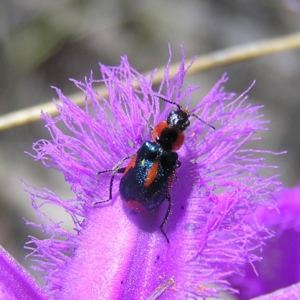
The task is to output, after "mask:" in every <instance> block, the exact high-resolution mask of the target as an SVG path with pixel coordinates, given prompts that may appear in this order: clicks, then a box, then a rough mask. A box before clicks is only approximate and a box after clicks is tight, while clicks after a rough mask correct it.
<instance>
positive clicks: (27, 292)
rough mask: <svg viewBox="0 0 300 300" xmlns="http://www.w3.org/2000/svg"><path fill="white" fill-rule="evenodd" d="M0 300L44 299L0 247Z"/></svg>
mask: <svg viewBox="0 0 300 300" xmlns="http://www.w3.org/2000/svg"><path fill="white" fill-rule="evenodd" d="M0 299H2V300H14V299H16V300H23V299H24V300H25V299H28V300H29V299H30V300H38V299H45V296H43V293H42V290H41V288H40V287H39V286H38V285H37V283H36V282H35V281H34V279H33V278H32V277H31V276H30V275H29V274H28V273H27V272H26V270H25V269H23V267H22V266H20V265H19V264H18V263H17V262H16V261H15V260H14V259H13V258H12V257H11V256H10V255H9V254H8V253H7V252H6V251H5V250H4V249H3V248H2V247H1V246H0Z"/></svg>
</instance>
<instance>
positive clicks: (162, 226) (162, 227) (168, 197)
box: [159, 193, 172, 244]
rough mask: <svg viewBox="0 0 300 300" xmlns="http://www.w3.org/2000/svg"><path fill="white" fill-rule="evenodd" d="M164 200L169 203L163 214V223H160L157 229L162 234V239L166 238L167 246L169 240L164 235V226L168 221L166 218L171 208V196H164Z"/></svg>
mask: <svg viewBox="0 0 300 300" xmlns="http://www.w3.org/2000/svg"><path fill="white" fill-rule="evenodd" d="M166 200H167V201H168V203H169V204H168V209H167V212H166V214H165V217H164V220H163V222H162V223H161V225H160V227H159V228H160V230H161V232H162V234H163V235H164V237H165V238H166V240H167V243H168V244H169V243H170V240H169V238H168V237H167V234H166V233H165V231H164V226H165V225H166V223H167V221H168V218H169V216H170V212H171V207H172V202H171V196H170V194H169V193H167V194H166Z"/></svg>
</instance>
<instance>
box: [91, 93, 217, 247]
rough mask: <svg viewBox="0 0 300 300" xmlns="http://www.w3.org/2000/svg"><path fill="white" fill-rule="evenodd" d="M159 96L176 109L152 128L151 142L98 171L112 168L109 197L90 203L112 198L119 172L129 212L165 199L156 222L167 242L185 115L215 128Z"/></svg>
mask: <svg viewBox="0 0 300 300" xmlns="http://www.w3.org/2000/svg"><path fill="white" fill-rule="evenodd" d="M159 99H161V100H163V101H165V102H167V103H170V104H173V105H175V106H176V107H177V110H172V111H171V112H170V113H169V115H168V117H167V120H166V121H163V122H160V123H159V124H158V125H156V126H155V127H154V128H153V129H152V139H153V141H146V142H144V143H143V145H142V146H141V147H140V148H139V150H138V151H137V153H136V154H134V155H130V156H127V157H125V158H124V159H122V160H121V161H120V162H119V163H118V164H117V165H116V166H115V167H114V168H113V169H112V170H106V171H100V172H98V174H101V173H104V172H109V171H112V172H113V174H112V176H111V180H110V185H109V199H108V200H105V201H101V202H96V203H94V204H100V203H105V202H108V201H110V200H111V199H112V187H113V181H114V177H115V175H116V174H117V173H123V176H122V178H121V180H120V186H119V192H120V197H121V199H122V201H123V203H124V205H125V207H127V208H128V209H129V210H130V211H133V212H137V213H142V212H145V211H149V210H153V209H155V208H157V207H158V206H160V205H161V204H162V203H163V201H164V200H167V201H168V208H167V211H166V213H165V217H164V220H163V222H162V223H161V225H160V230H161V232H162V234H163V235H164V237H165V238H166V240H167V242H168V243H169V242H170V241H169V238H168V237H167V235H166V233H165V231H164V229H163V228H164V226H165V224H166V222H167V220H168V217H169V215H170V212H171V206H172V202H171V196H170V193H169V190H170V187H171V185H172V182H173V180H174V177H175V173H176V169H177V168H179V167H180V165H181V163H180V161H179V159H178V154H177V153H176V151H177V150H178V149H180V148H181V146H182V145H183V142H184V134H183V131H184V130H186V128H187V127H188V126H190V121H189V118H190V117H191V116H194V117H196V118H197V119H198V120H200V121H201V122H203V123H204V124H206V125H208V126H210V127H211V128H213V129H215V127H213V126H212V125H210V124H208V123H207V122H205V121H204V120H202V119H200V118H199V117H198V116H196V115H194V114H190V113H189V111H188V110H186V109H184V108H182V107H181V105H179V104H178V103H176V102H173V101H170V100H167V99H164V98H162V97H159ZM129 158H131V160H130V162H129V164H128V165H127V167H126V168H120V166H121V165H122V164H123V162H124V161H125V160H127V159H129Z"/></svg>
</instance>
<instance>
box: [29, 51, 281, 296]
mask: <svg viewBox="0 0 300 300" xmlns="http://www.w3.org/2000/svg"><path fill="white" fill-rule="evenodd" d="M184 61H185V59H184V55H183V57H182V61H181V64H180V67H179V70H178V73H177V74H176V75H175V76H173V77H172V78H171V79H169V66H170V61H169V62H168V64H167V67H166V69H165V76H164V79H163V82H162V83H161V85H160V87H159V88H158V91H153V89H152V81H153V76H154V73H153V75H152V76H150V78H146V77H144V76H143V75H141V74H139V73H138V72H137V71H136V70H134V69H133V68H132V67H131V66H130V65H129V63H128V61H127V58H126V57H122V58H121V64H120V66H119V67H107V66H104V65H102V64H100V70H101V78H100V79H94V77H93V75H91V76H90V78H88V79H86V80H85V82H80V81H76V80H73V82H74V84H75V85H76V86H77V87H78V88H79V89H80V90H82V91H83V93H84V95H85V100H86V105H85V107H84V108H83V109H81V108H79V107H78V106H76V105H75V104H74V103H72V101H71V100H69V99H68V98H67V97H66V96H65V95H64V94H63V93H62V92H61V91H60V90H59V89H56V92H57V94H58V96H59V98H60V100H61V101H62V104H57V108H58V110H59V112H60V115H59V116H58V117H56V118H51V117H50V116H48V115H47V114H42V118H43V119H44V120H45V122H46V127H47V128H48V130H49V132H50V135H51V139H50V140H40V141H38V142H37V143H35V144H34V150H35V151H36V154H35V156H34V157H35V159H36V160H40V161H41V162H42V163H43V164H44V165H45V166H46V167H50V168H54V169H56V170H58V171H59V172H62V173H63V174H64V177H65V180H66V182H68V183H69V184H70V188H71V190H72V192H73V193H74V198H73V199H68V200H63V199H61V198H60V197H59V196H58V195H56V194H55V193H54V192H52V191H50V190H48V189H46V188H45V189H43V190H36V189H33V188H28V192H29V193H30V195H31V199H32V204H33V206H34V207H35V209H36V210H37V212H38V216H39V217H40V224H33V225H34V226H36V227H38V228H41V229H42V230H43V231H44V232H46V233H47V234H49V235H50V238H48V239H45V240H38V239H35V238H32V240H31V242H32V243H33V246H30V247H31V249H32V254H31V256H32V258H33V259H34V260H37V261H38V262H39V270H40V271H41V274H42V275H43V276H44V279H45V282H46V284H45V290H46V291H47V293H48V295H49V297H54V298H56V299H78V298H80V299H156V298H157V297H158V296H159V295H161V294H162V295H161V297H160V299H186V298H189V299H196V298H197V297H209V296H216V297H218V296H220V293H222V292H236V290H234V289H233V288H232V287H231V286H230V284H229V283H228V281H227V278H228V277H229V276H230V275H232V274H239V273H240V272H242V268H243V266H244V264H245V263H246V262H250V263H251V264H253V263H254V262H255V261H257V260H259V257H258V256H257V255H255V254H254V250H256V249H258V248H260V247H261V246H262V245H263V243H264V240H265V239H266V238H267V237H269V236H270V233H269V231H268V230H266V229H265V228H264V226H261V225H260V224H259V223H258V222H257V221H256V217H255V211H256V209H257V208H258V207H261V206H268V207H273V206H274V202H275V201H274V197H273V193H274V192H276V191H277V190H278V189H279V187H280V183H279V181H277V175H266V174H264V171H265V170H268V169H272V168H275V167H274V166H269V165H267V164H266V163H265V162H264V159H263V158H262V156H264V155H265V154H272V152H269V151H262V150H256V149H255V150H254V149H250V148H249V146H247V143H248V142H254V141H257V140H259V136H258V135H257V132H259V131H263V130H266V123H267V122H266V121H264V120H262V115H261V114H260V113H259V109H260V107H259V106H252V105H251V104H249V103H248V102H247V101H246V99H247V96H246V93H247V92H248V90H247V91H245V92H244V93H243V94H241V95H240V96H236V95H235V94H233V93H227V92H225V91H224V87H223V85H224V84H225V82H226V81H227V77H226V76H223V77H222V78H221V79H220V80H219V81H218V82H217V83H216V85H215V86H214V87H213V89H212V90H211V91H210V93H209V94H208V95H207V96H206V97H204V99H202V100H201V101H197V102H198V104H197V105H196V106H195V107H194V108H193V109H192V110H191V113H193V114H196V115H197V116H199V117H200V118H201V119H203V120H205V121H207V122H208V123H210V124H213V125H214V126H215V127H216V130H212V129H211V128H210V127H208V126H207V125H205V124H203V123H202V122H200V121H199V120H197V119H196V118H193V117H191V118H190V120H191V126H190V127H188V128H187V130H186V131H185V142H184V145H183V147H182V148H181V149H180V150H179V151H178V155H179V160H180V161H181V167H180V168H178V170H177V172H176V178H175V180H174V181H173V184H172V186H171V188H170V195H171V199H172V204H173V205H172V212H171V215H170V218H169V219H168V220H167V224H166V226H165V227H164V230H165V232H166V234H167V236H168V238H169V239H170V243H169V244H168V243H167V241H166V239H165V237H164V236H163V234H162V233H161V231H160V230H159V226H160V224H161V222H162V220H163V218H164V215H165V213H166V209H167V206H168V204H167V201H165V202H164V203H163V204H162V205H161V206H160V207H159V208H158V209H156V210H154V211H149V212H146V213H143V214H131V213H129V212H128V211H127V209H126V208H124V206H123V205H122V202H121V200H120V197H119V191H118V183H119V181H120V178H121V177H122V175H121V174H117V175H116V178H115V182H114V185H113V193H112V194H113V198H112V200H111V201H110V202H107V203H103V204H98V205H93V203H95V202H101V201H104V200H106V199H107V198H108V195H109V183H110V178H111V173H109V172H108V173H102V174H99V175H97V173H98V172H99V171H103V170H110V169H112V168H113V167H114V166H115V165H116V164H117V163H118V162H119V161H120V160H121V159H123V158H124V157H126V156H128V155H132V154H134V153H136V152H137V150H138V149H139V148H140V147H141V145H142V144H143V143H144V142H145V141H147V140H149V141H151V130H150V129H149V127H150V126H153V125H156V124H158V123H159V122H161V121H163V120H166V118H167V116H168V114H169V112H170V110H172V109H174V105H172V104H169V103H166V104H164V108H163V109H162V110H161V109H160V104H161V103H160V102H161V101H160V100H159V98H158V97H157V95H161V96H163V97H164V98H165V99H168V100H172V101H174V102H176V103H180V105H182V106H183V107H184V108H186V107H187V108H189V106H190V105H189V104H190V102H191V96H192V93H193V92H194V91H195V90H196V89H197V87H192V86H188V87H187V88H184V85H183V81H184V77H185V75H186V72H187V69H188V68H186V67H185V64H184ZM132 82H136V83H138V86H139V87H138V88H134V87H133V85H132ZM98 83H102V84H105V85H106V87H107V90H108V95H109V96H108V97H107V98H105V97H103V96H101V95H100V94H98V93H97V92H96V91H95V90H94V89H93V86H94V85H95V84H98ZM189 109H190V108H189ZM63 125H64V127H65V128H63ZM126 164H128V162H125V163H124V164H123V165H122V167H126ZM267 173H270V170H269V171H268V172H267ZM40 199H41V200H42V201H40ZM53 204H55V205H58V206H60V207H62V208H64V209H65V210H66V211H67V212H68V213H69V214H70V216H71V218H72V219H73V221H74V232H72V233H71V232H68V231H66V230H65V229H63V227H62V223H57V222H54V221H52V220H51V219H49V217H47V215H46V214H45V213H44V211H45V209H44V207H45V206H47V205H53ZM41 208H43V209H41ZM30 224H31V223H30ZM28 247H29V245H28Z"/></svg>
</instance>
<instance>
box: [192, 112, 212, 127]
mask: <svg viewBox="0 0 300 300" xmlns="http://www.w3.org/2000/svg"><path fill="white" fill-rule="evenodd" d="M190 116H193V117H195V118H196V119H198V120H199V121H201V122H202V123H203V124H205V125H207V126H209V127H210V128H212V129H216V127H214V126H212V125H211V124H209V123H207V122H206V121H204V120H202V119H201V118H199V117H198V116H197V115H195V114H190Z"/></svg>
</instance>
